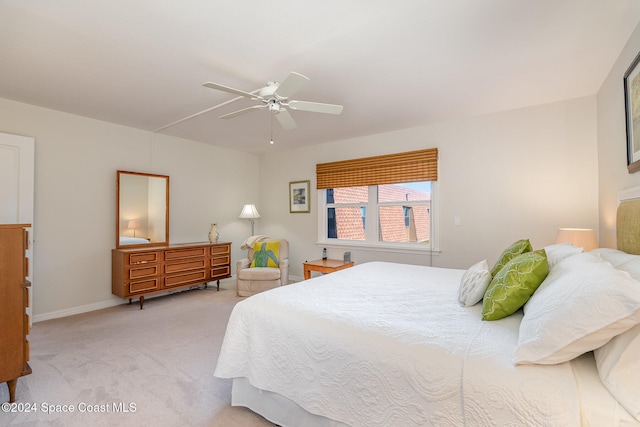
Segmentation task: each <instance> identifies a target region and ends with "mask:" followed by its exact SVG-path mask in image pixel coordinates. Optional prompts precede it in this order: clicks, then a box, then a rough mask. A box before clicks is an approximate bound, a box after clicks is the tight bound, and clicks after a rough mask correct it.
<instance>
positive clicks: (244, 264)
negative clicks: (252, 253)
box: [236, 258, 251, 272]
mask: <svg viewBox="0 0 640 427" xmlns="http://www.w3.org/2000/svg"><path fill="white" fill-rule="evenodd" d="M250 265H251V260H250V259H249V258H242V259H239V260H238V261H237V262H236V272H237V271H240V270H242V269H243V268H248V267H249V266H250Z"/></svg>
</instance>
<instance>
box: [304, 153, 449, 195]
mask: <svg viewBox="0 0 640 427" xmlns="http://www.w3.org/2000/svg"><path fill="white" fill-rule="evenodd" d="M437 180H438V149H437V148H429V149H426V150H417V151H408V152H405V153H396V154H385V155H382V156H374V157H364V158H361V159H352V160H342V161H339V162H330V163H319V164H317V165H316V182H317V185H316V188H317V189H323V188H337V187H356V186H361V185H379V184H395V183H399V182H414V181H437Z"/></svg>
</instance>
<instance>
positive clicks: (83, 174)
mask: <svg viewBox="0 0 640 427" xmlns="http://www.w3.org/2000/svg"><path fill="white" fill-rule="evenodd" d="M0 132H5V133H12V134H18V135H25V136H32V137H34V138H35V141H36V142H35V145H36V148H35V216H34V226H35V232H36V234H35V235H34V236H33V237H34V261H35V262H34V270H33V282H34V283H33V305H34V307H33V313H34V320H35V321H38V320H44V319H47V318H52V317H60V316H63V315H68V314H74V313H79V312H82V311H87V310H91V309H96V308H101V307H106V306H109V305H114V304H119V303H122V302H123V300H121V299H120V298H117V297H115V296H113V295H112V294H111V249H112V248H114V247H115V227H116V219H115V197H116V194H115V186H116V170H118V169H122V170H129V171H137V172H148V173H158V174H163V175H169V176H170V180H171V189H170V190H171V194H170V241H171V243H184V242H197V241H206V240H207V238H208V237H207V235H208V232H209V229H210V224H211V223H213V222H217V223H218V231H219V233H220V240H221V241H231V242H232V243H233V245H232V261H233V262H235V260H236V259H238V258H240V257H241V256H242V255H243V254H242V251H240V244H241V243H242V241H243V240H244V239H245V238H246V236H248V234H249V226H248V224H247V223H246V221H244V220H240V219H239V218H238V215H239V213H240V210H241V208H242V204H243V203H244V202H245V201H246V200H248V199H257V195H258V169H259V162H258V157H257V156H255V155H250V154H245V153H240V152H236V151H232V150H226V149H222V148H219V147H213V146H210V145H205V144H200V143H196V142H193V141H188V140H184V139H179V138H173V137H168V136H163V135H152V134H151V133H150V132H146V131H141V130H138V129H133V128H129V127H125V126H119V125H114V124H111V123H106V122H101V121H98V120H93V119H88V118H85V117H80V116H75V115H71V114H66V113H62V112H58V111H54V110H50V109H46V108H40V107H35V106H31V105H27V104H23V103H18V102H13V101H9V100H5V99H0ZM234 270H235V269H234Z"/></svg>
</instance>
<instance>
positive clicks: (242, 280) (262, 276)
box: [236, 239, 289, 297]
mask: <svg viewBox="0 0 640 427" xmlns="http://www.w3.org/2000/svg"><path fill="white" fill-rule="evenodd" d="M269 241H272V242H273V241H279V242H280V250H279V255H278V264H279V265H278V267H251V260H252V259H253V247H249V248H248V250H247V258H242V259H241V260H239V261H238V262H236V290H237V292H238V296H241V297H248V296H251V295H253V294H257V293H259V292H263V291H266V290H268V289H273V288H277V287H278V286H284V285H287V284H289V242H288V241H287V240H286V239H281V240H276V239H274V240H269Z"/></svg>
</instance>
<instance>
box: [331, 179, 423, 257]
mask: <svg viewBox="0 0 640 427" xmlns="http://www.w3.org/2000/svg"><path fill="white" fill-rule="evenodd" d="M431 190H432V182H430V181H422V182H410V183H397V184H382V185H371V186H357V187H338V188H327V189H324V190H320V191H321V192H324V200H321V203H319V206H321V208H320V209H322V212H321V215H320V216H321V217H325V218H326V222H325V227H323V229H322V231H321V233H322V238H321V240H323V241H331V240H333V239H335V242H336V243H338V241H341V242H342V243H348V242H360V243H369V244H374V245H377V244H385V243H387V244H426V245H428V247H429V248H430V246H431V223H432V220H431V217H430V216H431V203H432V191H431ZM322 202H324V203H322ZM323 214H324V215H323ZM369 224H371V226H369Z"/></svg>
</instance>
